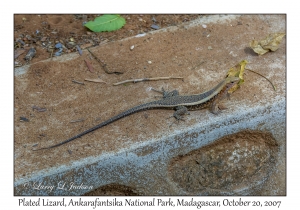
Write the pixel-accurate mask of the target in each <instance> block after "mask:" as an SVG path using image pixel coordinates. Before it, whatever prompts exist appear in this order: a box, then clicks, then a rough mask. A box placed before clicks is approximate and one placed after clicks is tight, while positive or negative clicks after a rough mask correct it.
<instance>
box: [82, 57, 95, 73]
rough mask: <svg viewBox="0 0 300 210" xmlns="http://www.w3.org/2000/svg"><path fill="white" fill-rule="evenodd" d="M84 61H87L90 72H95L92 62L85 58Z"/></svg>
mask: <svg viewBox="0 0 300 210" xmlns="http://www.w3.org/2000/svg"><path fill="white" fill-rule="evenodd" d="M84 61H85V64H86V66H87V67H88V69H89V70H90V72H92V73H94V68H93V66H92V64H90V62H88V61H87V60H84Z"/></svg>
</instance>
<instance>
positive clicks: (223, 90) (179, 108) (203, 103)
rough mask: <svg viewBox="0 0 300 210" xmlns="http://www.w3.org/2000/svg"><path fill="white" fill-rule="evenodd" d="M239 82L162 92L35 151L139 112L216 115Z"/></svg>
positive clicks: (232, 79)
mask: <svg viewBox="0 0 300 210" xmlns="http://www.w3.org/2000/svg"><path fill="white" fill-rule="evenodd" d="M238 81H239V78H238V77H227V78H226V79H224V80H223V81H221V82H220V83H219V84H218V85H216V86H215V87H214V88H212V89H211V90H209V91H206V92H204V93H200V94H196V95H185V96H180V95H178V92H177V91H172V92H165V91H163V95H164V96H163V99H161V100H157V101H152V102H149V103H145V104H141V105H139V106H135V107H133V108H131V109H128V110H127V111H124V112H122V113H120V114H118V115H116V116H114V117H112V118H110V119H108V120H106V121H104V122H102V123H100V124H98V125H96V126H94V127H92V128H90V129H88V130H86V131H83V132H82V133H79V134H77V135H76V136H73V137H71V138H69V139H67V140H65V141H62V142H60V143H58V144H55V145H53V146H49V147H43V148H40V149H36V150H34V151H37V150H42V149H50V148H54V147H58V146H60V145H63V144H66V143H68V142H70V141H73V140H74V139H77V138H79V137H82V136H83V135H86V134H88V133H90V132H92V131H95V130H97V129H99V128H101V127H103V126H106V125H108V124H110V123H112V122H115V121H117V120H119V119H121V118H123V117H126V116H128V115H131V114H133V113H136V112H139V111H141V110H146V109H162V108H166V109H174V108H175V109H176V111H175V113H174V115H173V116H174V117H175V118H176V119H177V120H180V119H182V115H183V114H186V113H187V111H188V110H199V109H203V108H208V107H209V108H210V111H211V112H212V113H214V114H217V113H218V112H219V106H218V105H219V102H220V101H221V100H222V99H224V97H225V96H226V95H228V91H229V90H230V89H231V88H232V87H233V86H234V85H235V84H237V82H238Z"/></svg>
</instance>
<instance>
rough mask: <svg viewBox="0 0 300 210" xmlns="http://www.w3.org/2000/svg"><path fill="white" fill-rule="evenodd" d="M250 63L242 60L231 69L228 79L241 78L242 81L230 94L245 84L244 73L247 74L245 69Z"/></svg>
mask: <svg viewBox="0 0 300 210" xmlns="http://www.w3.org/2000/svg"><path fill="white" fill-rule="evenodd" d="M247 63H248V61H246V60H242V61H241V62H240V63H239V64H237V65H235V66H233V67H231V68H230V69H229V70H228V72H227V77H239V78H240V81H239V82H238V84H236V85H234V86H233V87H232V88H231V89H230V90H229V91H228V93H233V92H234V91H236V90H237V89H238V88H239V86H240V85H241V84H243V83H244V72H245V67H246V65H247Z"/></svg>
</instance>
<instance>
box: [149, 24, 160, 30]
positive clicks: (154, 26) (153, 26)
mask: <svg viewBox="0 0 300 210" xmlns="http://www.w3.org/2000/svg"><path fill="white" fill-rule="evenodd" d="M151 28H153V29H155V30H158V29H159V26H158V25H155V24H152V25H151Z"/></svg>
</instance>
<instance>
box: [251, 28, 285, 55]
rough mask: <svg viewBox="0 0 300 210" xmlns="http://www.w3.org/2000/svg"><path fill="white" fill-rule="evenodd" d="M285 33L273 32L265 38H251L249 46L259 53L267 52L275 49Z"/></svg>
mask: <svg viewBox="0 0 300 210" xmlns="http://www.w3.org/2000/svg"><path fill="white" fill-rule="evenodd" d="M284 36H285V33H274V34H269V35H268V36H267V37H266V38H264V39H263V40H261V41H255V40H252V41H251V42H250V47H251V48H252V49H253V50H254V52H256V53H257V54H259V55H263V54H265V53H267V52H269V51H270V50H271V51H276V50H277V49H278V45H279V44H280V42H281V40H282V38H283V37H284Z"/></svg>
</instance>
